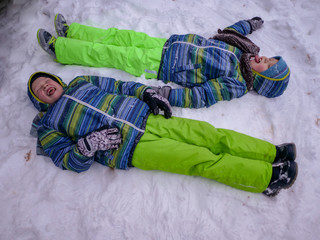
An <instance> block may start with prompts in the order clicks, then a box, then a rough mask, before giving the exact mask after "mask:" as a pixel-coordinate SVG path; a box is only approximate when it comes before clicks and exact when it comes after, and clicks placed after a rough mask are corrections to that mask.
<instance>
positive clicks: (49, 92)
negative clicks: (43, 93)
mask: <svg viewBox="0 0 320 240" xmlns="http://www.w3.org/2000/svg"><path fill="white" fill-rule="evenodd" d="M55 91H56V89H55V88H54V87H49V88H48V90H47V96H48V97H50V96H52V95H53V94H54V93H55Z"/></svg>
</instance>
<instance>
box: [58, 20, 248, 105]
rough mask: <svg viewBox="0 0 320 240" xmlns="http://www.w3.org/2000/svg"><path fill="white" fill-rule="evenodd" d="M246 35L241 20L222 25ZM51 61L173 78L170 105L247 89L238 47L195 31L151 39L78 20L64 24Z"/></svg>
mask: <svg viewBox="0 0 320 240" xmlns="http://www.w3.org/2000/svg"><path fill="white" fill-rule="evenodd" d="M226 29H232V30H234V31H237V32H238V33H240V34H243V35H247V34H249V32H250V30H251V27H250V24H249V23H248V22H247V21H239V22H237V23H235V24H234V25H232V26H230V27H228V28H226ZM55 52H56V58H57V61H58V62H60V63H62V64H79V65H84V66H92V67H110V68H117V69H121V70H124V71H126V72H128V73H130V74H133V75H135V76H141V75H142V74H144V75H145V76H146V77H147V78H158V79H159V80H162V81H163V82H165V83H167V82H174V83H176V84H178V85H180V86H182V87H183V88H177V89H172V90H171V92H170V96H169V102H170V104H171V105H172V106H178V107H188V108H201V107H209V106H211V105H213V104H215V103H216V102H218V101H222V100H231V99H233V98H238V97H241V96H243V95H244V94H245V93H247V91H248V89H247V86H246V82H245V80H244V78H243V76H242V74H241V71H240V67H239V63H240V57H241V55H242V51H241V50H240V49H239V48H237V47H234V46H232V45H229V44H227V43H225V42H223V41H219V40H214V39H205V38H203V37H201V36H199V35H196V34H187V35H172V36H171V37H170V38H169V39H164V38H154V37H150V36H148V35H146V34H145V33H141V32H134V31H132V30H118V29H116V28H110V29H107V30H104V29H99V28H94V27H88V26H84V25H80V24H78V23H72V24H71V25H70V26H69V29H68V32H67V37H66V38H63V37H58V38H57V40H56V43H55Z"/></svg>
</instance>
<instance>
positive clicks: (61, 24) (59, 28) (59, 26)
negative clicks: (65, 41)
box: [54, 13, 69, 37]
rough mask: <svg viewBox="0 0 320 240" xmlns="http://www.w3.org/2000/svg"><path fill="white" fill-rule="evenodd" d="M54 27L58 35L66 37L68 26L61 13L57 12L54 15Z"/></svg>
mask: <svg viewBox="0 0 320 240" xmlns="http://www.w3.org/2000/svg"><path fill="white" fill-rule="evenodd" d="M54 27H55V29H56V32H57V34H58V36H59V37H67V32H68V29H69V26H68V24H67V21H66V19H65V18H64V16H62V14H60V13H57V14H56V16H55V17H54Z"/></svg>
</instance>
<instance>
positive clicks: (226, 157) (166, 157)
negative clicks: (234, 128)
mask: <svg viewBox="0 0 320 240" xmlns="http://www.w3.org/2000/svg"><path fill="white" fill-rule="evenodd" d="M163 121H166V120H163ZM148 125H149V123H148V124H147V130H148ZM147 130H146V133H145V134H144V135H143V136H142V138H141V140H140V141H139V143H138V145H137V147H136V149H135V151H134V154H133V158H132V164H133V166H135V167H137V168H140V169H143V170H161V171H166V172H172V173H178V174H185V175H191V176H202V177H205V178H209V179H213V180H216V181H219V182H221V183H224V184H227V185H229V186H232V187H235V188H238V189H242V190H245V191H250V192H263V191H264V190H265V189H266V188H267V187H268V185H269V183H270V179H271V175H272V165H271V164H270V163H268V162H264V161H259V160H252V159H246V158H241V157H237V156H232V155H230V154H226V153H221V154H214V153H212V152H211V151H210V150H209V149H208V148H206V147H201V146H196V145H193V144H188V143H184V142H180V141H177V140H173V139H170V138H166V137H164V138H162V137H160V136H157V135H155V134H152V133H150V132H148V131H147Z"/></svg>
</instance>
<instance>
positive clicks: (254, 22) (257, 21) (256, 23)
mask: <svg viewBox="0 0 320 240" xmlns="http://www.w3.org/2000/svg"><path fill="white" fill-rule="evenodd" d="M247 22H248V23H249V24H250V26H251V31H250V33H252V32H253V31H255V30H257V29H259V28H261V26H262V24H263V22H264V21H263V20H262V19H261V17H254V18H252V19H249V20H247Z"/></svg>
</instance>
